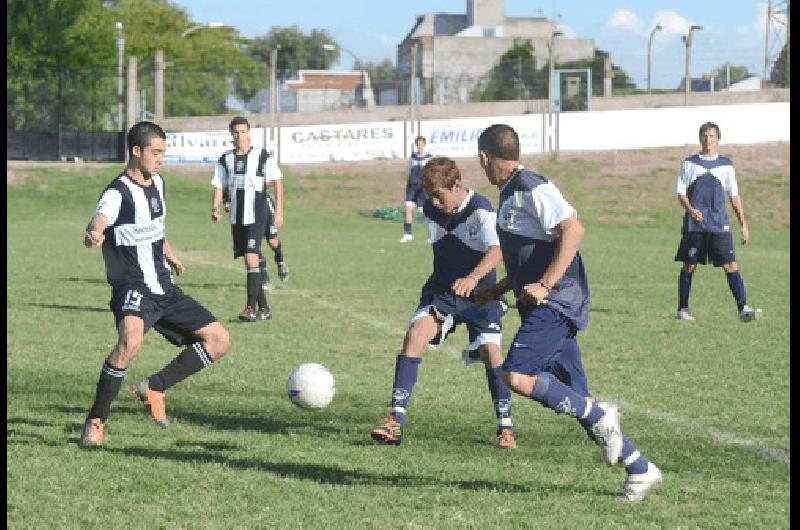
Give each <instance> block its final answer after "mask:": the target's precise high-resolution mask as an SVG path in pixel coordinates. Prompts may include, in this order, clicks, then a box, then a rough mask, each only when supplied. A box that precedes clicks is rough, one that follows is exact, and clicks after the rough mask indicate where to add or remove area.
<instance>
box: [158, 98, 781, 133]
mask: <svg viewBox="0 0 800 530" xmlns="http://www.w3.org/2000/svg"><path fill="white" fill-rule="evenodd" d="M789 92H790V89H788V88H774V89H767V90H757V91H753V92H697V93H692V94H690V96H689V106H704V105H731V104H737V103H759V102H775V101H790V98H789ZM683 97H684V96H683V93H680V94H652V95H649V96H647V95H641V96H639V95H637V96H618V97H593V98H592V110H622V109H647V108H661V107H682V106H683ZM546 109H547V100H525V101H498V102H488V103H460V104H451V105H421V106H419V107H417V110H416V113H415V114H416V116H417V118H418V119H420V120H426V119H446V118H458V117H473V116H474V117H477V116H513V115H519V114H530V113H540V112H544V111H545V110H546ZM410 115H411V114H410V108H409V107H408V106H407V105H402V106H401V105H397V106H387V107H376V108H374V109H371V110H366V109H353V110H338V111H326V112H295V113H291V114H281V115H279V116H278V117H277V118H278V120H277V122H278V124H279V125H315V124H326V123H363V122H372V121H399V120H407V119H409V117H410ZM234 116H236V114H223V115H219V116H195V117H176V118H163V119H161V120H158V123H159V124H160V125H161V126H162V127H164V128H165V129H166V130H168V131H184V132H189V131H215V130H220V129H227V128H228V123H229V122H230V121H231V119H232V118H233V117H234ZM245 116H246V117H247V118H248V120H250V125H251V127H256V126H267V127H268V126H269V125H270V115H269V114H245Z"/></svg>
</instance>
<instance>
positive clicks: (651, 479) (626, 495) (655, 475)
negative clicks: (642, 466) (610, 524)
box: [620, 462, 664, 502]
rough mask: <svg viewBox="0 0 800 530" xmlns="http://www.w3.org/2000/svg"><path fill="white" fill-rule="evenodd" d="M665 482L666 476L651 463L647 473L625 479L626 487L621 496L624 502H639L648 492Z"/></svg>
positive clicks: (648, 465)
mask: <svg viewBox="0 0 800 530" xmlns="http://www.w3.org/2000/svg"><path fill="white" fill-rule="evenodd" d="M663 481H664V475H663V474H662V473H661V470H660V469H658V468H657V467H656V465H655V464H653V463H652V462H649V463H648V464H647V471H645V472H644V473H641V474H639V475H628V477H627V478H626V479H625V487H624V488H623V490H622V493H621V494H620V497H621V498H622V500H624V501H629V502H639V501H641V500H642V499H644V497H645V495H647V492H648V491H650V490H651V489H653V488H654V487H656V486H658V485H659V484H661V483H662V482H663Z"/></svg>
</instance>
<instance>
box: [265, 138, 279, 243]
mask: <svg viewBox="0 0 800 530" xmlns="http://www.w3.org/2000/svg"><path fill="white" fill-rule="evenodd" d="M263 173H264V178H265V179H266V180H267V182H268V183H269V184H271V185H272V186H274V188H275V197H273V198H274V199H275V212H274V213H273V224H274V225H275V228H280V227H281V225H283V172H281V168H280V166H279V165H278V157H277V156H275V151H271V152H270V156H268V157H267V159H266V161H264V171H263Z"/></svg>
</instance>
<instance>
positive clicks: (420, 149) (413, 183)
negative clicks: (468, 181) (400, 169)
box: [400, 136, 433, 243]
mask: <svg viewBox="0 0 800 530" xmlns="http://www.w3.org/2000/svg"><path fill="white" fill-rule="evenodd" d="M425 144H426V141H425V137H424V136H417V138H416V140H414V145H415V146H416V150H415V151H414V152H413V153H411V158H410V159H409V161H408V180H407V182H406V204H405V214H404V217H403V237H401V238H400V242H401V243H408V242H409V241H412V240H413V239H414V235H413V234H412V231H411V223H412V222H413V221H414V208H415V207H416V208H419V209H420V210H421V209H422V205H423V204H424V203H425V199H426V197H425V189H424V188H423V186H422V170H423V168H424V167H425V164H427V163H428V161H429V160H430V159H431V158H432V156H433V155H431V154H430V153H426V152H425Z"/></svg>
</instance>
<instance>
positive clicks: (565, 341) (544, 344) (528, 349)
mask: <svg viewBox="0 0 800 530" xmlns="http://www.w3.org/2000/svg"><path fill="white" fill-rule="evenodd" d="M503 370H504V371H506V372H516V373H520V374H526V375H536V374H539V373H542V372H548V373H550V374H553V375H554V376H555V377H556V378H557V379H558V380H559V381H561V382H562V383H564V384H565V385H567V386H569V387H570V388H572V389H573V390H575V391H576V392H578V393H579V394H581V395H584V396H590V395H591V394H590V393H589V385H588V382H587V380H586V372H585V371H584V369H583V362H582V361H581V350H580V347H579V346H578V341H577V339H576V338H575V334H574V332H573V330H572V326H571V325H570V322H569V320H567V318H566V317H565V316H564V315H562V314H561V313H559V312H558V311H556V310H554V309H551V308H549V307H547V306H543V307H538V308H536V309H534V310H532V311H529V312H528V313H527V314H525V315H524V316H522V323H521V325H520V328H519V331H517V334H516V335H514V341H513V342H512V343H511V348H509V350H508V355H506V360H505V362H503Z"/></svg>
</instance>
